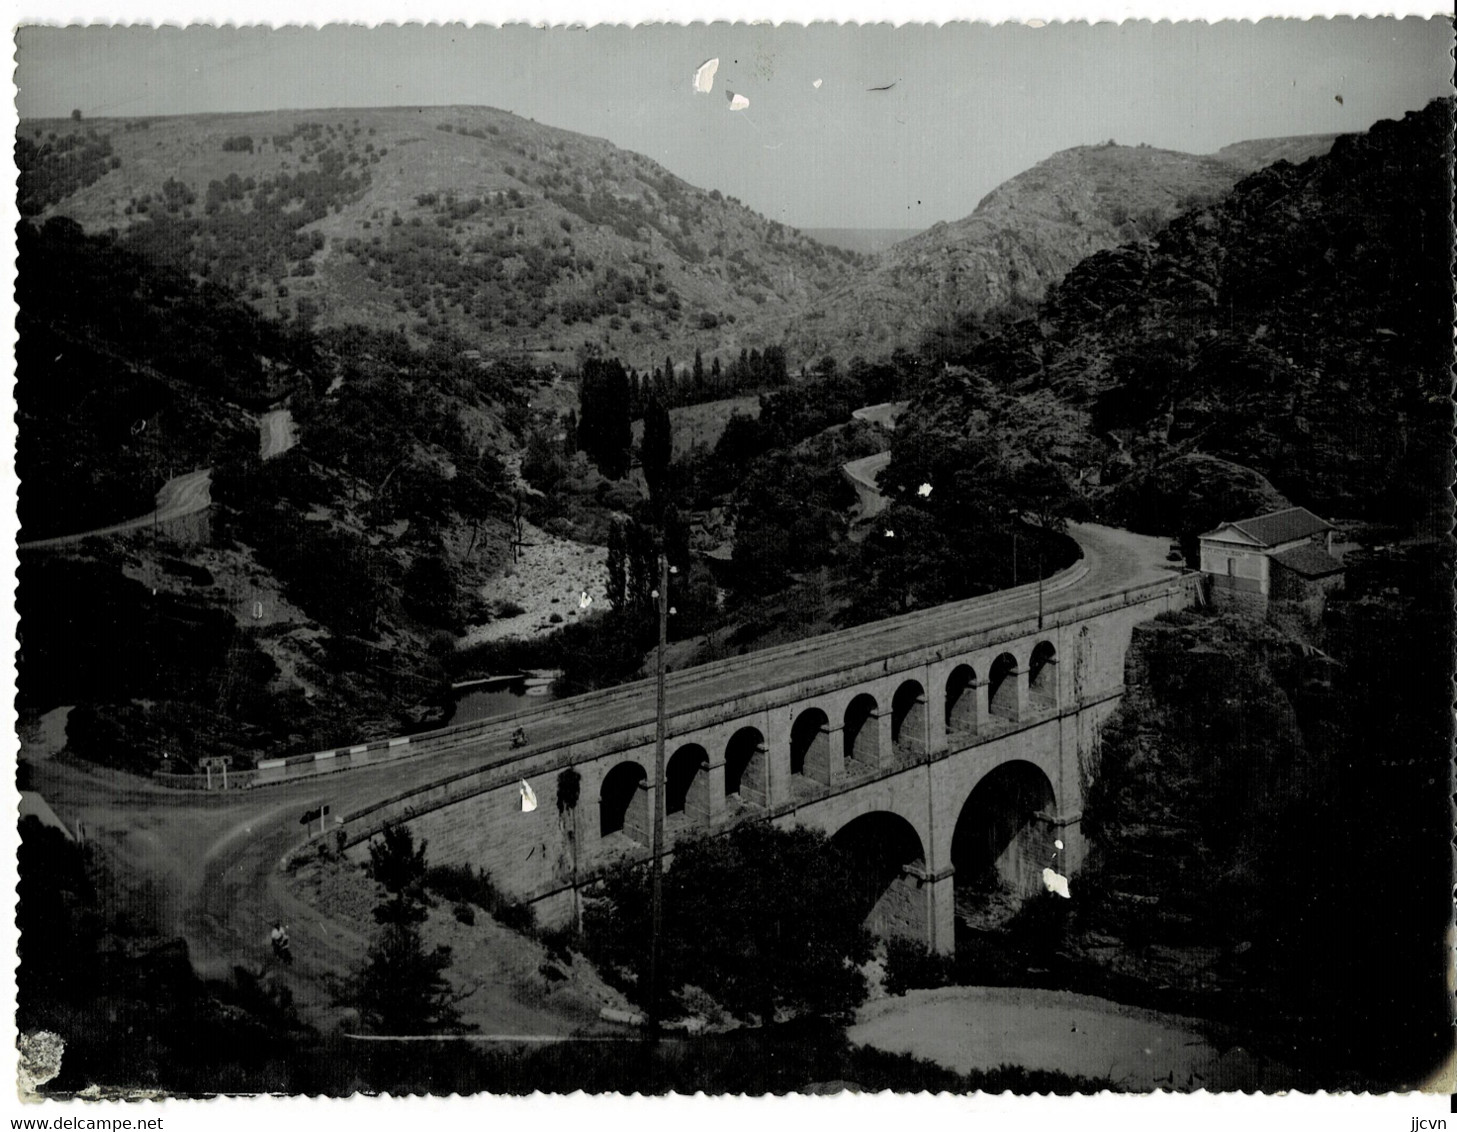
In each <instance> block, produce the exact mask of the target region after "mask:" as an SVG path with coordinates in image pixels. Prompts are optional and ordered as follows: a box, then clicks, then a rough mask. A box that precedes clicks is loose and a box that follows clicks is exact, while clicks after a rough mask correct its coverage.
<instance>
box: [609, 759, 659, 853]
mask: <svg viewBox="0 0 1457 1132" xmlns="http://www.w3.org/2000/svg"><path fill="white" fill-rule="evenodd" d="M647 787H648V772H647V770H646V769H645V768H644V767H643V765H642V764H641V763H639V762H636V761H634V760H631V759H629V760H627V761H626V762H620V763H618V764H617V765H616V766H614V767H613V768H612V769H611V770H609V771H608V772H607V773H606V774H605V775H603V777H602V790H601V793H600V795H599V797H598V807H599V810H600V824H599V826H598V830H599V833H600V835H601V836H602V837H603V838H607V837H611V836H612V835H613V834H622V835H623V836H625V837H628V838H630V839H631V840H633V841H636V842H637V843H638V844H640V845H646V844H647V843H648V840H649V837H650V836H651V832H650V831H651V829H652V816H651V815H650V814H649V813H648V788H647Z"/></svg>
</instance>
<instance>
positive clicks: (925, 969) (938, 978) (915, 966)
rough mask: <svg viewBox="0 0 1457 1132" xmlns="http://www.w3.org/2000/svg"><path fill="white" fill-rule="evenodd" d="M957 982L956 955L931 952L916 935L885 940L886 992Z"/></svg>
mask: <svg viewBox="0 0 1457 1132" xmlns="http://www.w3.org/2000/svg"><path fill="white" fill-rule="evenodd" d="M956 982H957V978H956V957H955V956H954V955H939V954H937V953H935V952H928V951H927V950H926V945H925V944H923V943H917V942H916V941H915V940H913V939H903V938H900V937H893V938H891V939H888V940H886V941H885V993H886V994H892V995H900V994H905V993H906V991H909V990H917V989H920V988H929V987H947V986H952V985H953V984H955V983H956Z"/></svg>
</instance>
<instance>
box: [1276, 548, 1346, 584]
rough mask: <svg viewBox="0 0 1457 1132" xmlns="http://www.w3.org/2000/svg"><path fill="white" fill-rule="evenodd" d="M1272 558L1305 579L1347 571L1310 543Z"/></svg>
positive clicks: (1283, 551) (1284, 551)
mask: <svg viewBox="0 0 1457 1132" xmlns="http://www.w3.org/2000/svg"><path fill="white" fill-rule="evenodd" d="M1271 557H1272V558H1273V559H1274V560H1275V561H1276V562H1278V563H1280V565H1281V566H1283V567H1285V569H1287V570H1293V571H1294V572H1295V573H1297V574H1299V575H1301V576H1302V577H1305V578H1324V577H1327V576H1329V575H1331V574H1339V573H1340V572H1341V571H1342V570H1344V569H1345V567H1344V566H1342V565H1341V564H1340V563H1339V562H1337V561H1336V560H1335V559H1334V558H1332V557H1331V556H1330V555H1329V554H1327V553H1326V552H1325V551H1323V550H1322V549H1321V548H1320V547H1318V546H1315V545H1313V544H1311V543H1308V542H1307V543H1305V544H1303V545H1301V546H1292V547H1291V548H1290V549H1289V550H1282V551H1281V552H1280V553H1279V554H1274V555H1271Z"/></svg>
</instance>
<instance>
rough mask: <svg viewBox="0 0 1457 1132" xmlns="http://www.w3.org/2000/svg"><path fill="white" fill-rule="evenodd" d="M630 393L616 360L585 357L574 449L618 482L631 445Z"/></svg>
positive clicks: (624, 472)
mask: <svg viewBox="0 0 1457 1132" xmlns="http://www.w3.org/2000/svg"><path fill="white" fill-rule="evenodd" d="M630 390H631V387H630V386H629V384H628V380H627V371H626V370H625V369H623V368H622V363H621V362H619V361H618V360H617V359H616V358H612V359H609V360H604V359H602V358H587V359H586V360H585V361H584V362H583V363H582V375H581V385H580V389H579V392H578V400H579V401H580V403H581V407H582V408H581V416H580V417H579V419H578V423H577V447H578V448H579V449H581V450H582V451H583V452H585V453H586V454H587V455H588V456H589V457H591V459H592V462H593V463H595V464H596V465H597V467H598V468H600V469H601V470H602V474H603V475H604V476H606V477H607V478H608V479H618V478H620V477H621V476H623V475H624V474H626V472H627V469H628V462H629V459H630V455H629V449H630V447H631V445H632V418H631V416H630V415H629V414H630V412H631V408H632V405H631V401H630Z"/></svg>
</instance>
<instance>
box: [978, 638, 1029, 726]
mask: <svg viewBox="0 0 1457 1132" xmlns="http://www.w3.org/2000/svg"><path fill="white" fill-rule="evenodd" d="M1018 699H1019V697H1018V695H1017V658H1016V657H1015V656H1013V655H1012V654H1011V653H1009V652H1004V653H1002V654H1001V655H1000V656H998V657H997V659H996V660H994V661H992V666H991V669H990V671H989V672H988V673H987V714H988V715H994V716H997V717H999V718H1001V719H1010V720H1012V721H1014V722H1015V721H1016V720H1018V719H1021V718H1022V711H1021V704H1020V703H1019V702H1018Z"/></svg>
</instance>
